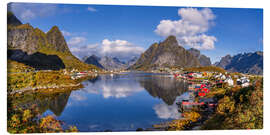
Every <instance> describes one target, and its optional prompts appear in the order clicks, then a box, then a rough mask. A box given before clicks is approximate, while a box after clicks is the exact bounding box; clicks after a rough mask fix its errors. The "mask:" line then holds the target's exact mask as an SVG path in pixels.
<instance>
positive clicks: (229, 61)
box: [216, 51, 263, 75]
mask: <svg viewBox="0 0 270 135" xmlns="http://www.w3.org/2000/svg"><path fill="white" fill-rule="evenodd" d="M216 66H219V67H222V68H224V69H226V70H228V71H232V72H241V73H249V74H259V75H262V74H263V52H261V51H257V52H254V53H244V54H237V55H234V56H233V57H231V56H230V55H227V56H225V57H223V58H222V59H221V60H220V62H218V63H216Z"/></svg>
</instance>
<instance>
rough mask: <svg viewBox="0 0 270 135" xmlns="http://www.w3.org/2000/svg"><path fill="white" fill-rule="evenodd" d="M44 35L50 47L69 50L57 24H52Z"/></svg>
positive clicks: (61, 50) (64, 50)
mask: <svg viewBox="0 0 270 135" xmlns="http://www.w3.org/2000/svg"><path fill="white" fill-rule="evenodd" d="M46 37H47V41H48V44H49V45H50V46H51V47H52V49H54V50H56V51H59V52H70V51H69V48H68V46H67V43H66V41H65V38H64V36H63V35H62V33H61V31H60V30H59V28H58V27H57V26H53V27H52V28H51V30H50V31H48V32H47V33H46Z"/></svg>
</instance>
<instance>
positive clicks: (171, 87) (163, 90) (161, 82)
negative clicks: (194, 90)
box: [139, 77, 188, 105]
mask: <svg viewBox="0 0 270 135" xmlns="http://www.w3.org/2000/svg"><path fill="white" fill-rule="evenodd" d="M139 82H140V85H141V86H142V87H144V88H145V90H146V91H147V92H148V93H149V94H150V95H151V96H153V97H158V98H160V99H162V100H163V101H164V102H165V103H166V104H167V105H172V104H173V103H174V102H175V100H176V97H178V96H180V95H182V94H183V93H184V92H186V91H187V90H188V84H187V83H184V82H183V81H177V80H175V79H166V78H164V77H154V78H152V79H149V78H143V79H140V80H139Z"/></svg>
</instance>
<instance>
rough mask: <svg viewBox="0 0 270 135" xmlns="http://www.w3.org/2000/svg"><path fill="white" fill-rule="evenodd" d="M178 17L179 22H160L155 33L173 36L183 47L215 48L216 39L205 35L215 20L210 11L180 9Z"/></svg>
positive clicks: (206, 9)
mask: <svg viewBox="0 0 270 135" xmlns="http://www.w3.org/2000/svg"><path fill="white" fill-rule="evenodd" d="M178 15H179V16H180V17H181V19H179V20H161V21H160V24H159V25H158V26H157V28H156V30H155V33H157V34H158V35H160V36H163V37H168V36H170V35H174V36H176V38H177V40H178V41H179V43H180V45H183V46H188V47H193V48H196V49H204V50H210V49H214V48H215V42H216V41H217V39H216V38H215V37H214V36H208V35H206V34H205V33H206V32H207V31H208V30H209V28H210V26H211V25H212V24H213V20H214V19H215V15H214V14H213V12H212V10H211V9H208V8H204V9H202V10H198V9H196V8H181V9H179V10H178Z"/></svg>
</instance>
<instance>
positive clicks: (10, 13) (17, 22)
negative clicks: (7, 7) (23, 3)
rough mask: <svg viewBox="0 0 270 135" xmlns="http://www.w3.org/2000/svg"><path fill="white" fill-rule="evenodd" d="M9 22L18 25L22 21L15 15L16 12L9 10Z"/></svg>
mask: <svg viewBox="0 0 270 135" xmlns="http://www.w3.org/2000/svg"><path fill="white" fill-rule="evenodd" d="M7 24H10V25H14V26H17V25H21V24H22V22H21V21H20V20H19V19H18V18H17V17H16V16H14V14H13V13H12V12H10V11H8V12H7Z"/></svg>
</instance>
